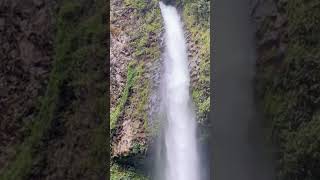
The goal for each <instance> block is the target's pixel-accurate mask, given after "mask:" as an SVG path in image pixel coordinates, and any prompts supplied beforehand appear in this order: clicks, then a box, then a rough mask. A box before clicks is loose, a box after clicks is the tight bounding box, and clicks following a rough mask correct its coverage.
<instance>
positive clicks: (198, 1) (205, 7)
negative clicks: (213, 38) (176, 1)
mask: <svg viewBox="0 0 320 180" xmlns="http://www.w3.org/2000/svg"><path fill="white" fill-rule="evenodd" d="M183 4H184V9H185V12H186V14H185V16H188V18H189V19H188V20H189V21H191V22H192V23H193V24H199V25H201V26H204V28H209V25H210V1H209V0H185V1H184V2H183Z"/></svg>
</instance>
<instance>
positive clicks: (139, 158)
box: [110, 0, 210, 179]
mask: <svg viewBox="0 0 320 180" xmlns="http://www.w3.org/2000/svg"><path fill="white" fill-rule="evenodd" d="M197 3H199V2H193V1H192V2H189V3H185V2H183V1H181V2H178V3H177V4H176V5H177V6H178V7H179V9H180V11H181V13H182V17H183V20H184V22H185V29H186V34H185V35H186V37H187V42H188V49H189V50H190V51H189V67H190V71H191V84H192V87H191V91H192V92H193V93H192V95H193V98H194V100H195V106H196V109H197V111H198V117H199V118H198V119H199V126H201V127H202V126H206V125H208V122H207V121H206V118H207V114H208V111H209V104H210V96H209V94H210V93H209V91H210V90H209V80H210V78H209V68H210V66H209V65H210V63H209V53H208V52H209V20H208V19H204V20H203V19H201V18H200V19H201V20H202V21H203V22H204V24H201V23H199V22H198V20H199V19H197V18H199V17H198V16H195V14H196V12H195V11H192V10H198V11H199V12H201V11H202V10H203V9H197V7H202V6H205V7H206V6H209V4H207V3H208V1H203V2H202V5H201V6H200V5H199V6H197V5H196V4H197ZM174 4H175V3H174ZM207 8H208V7H207ZM206 10H208V11H209V8H208V9H206ZM207 13H208V12H207ZM208 14H209V13H208ZM207 17H208V16H207ZM163 32H164V30H163V24H162V18H161V14H160V8H159V4H158V1H157V0H151V1H144V0H134V1H119V0H113V1H111V31H110V34H111V49H110V52H111V65H110V71H111V78H110V79H111V115H110V126H111V138H112V140H111V144H112V145H111V151H112V154H111V157H112V162H111V165H112V168H111V178H112V179H119V178H121V177H122V178H124V177H129V178H133V179H134V178H138V179H141V178H142V177H141V176H140V175H141V173H140V171H139V170H141V168H142V169H144V170H145V169H146V166H149V163H152V161H150V159H148V158H149V156H148V155H149V153H150V151H151V149H152V144H153V142H154V138H155V137H157V135H158V133H159V128H160V126H161V125H160V124H161V114H159V102H160V94H159V93H160V92H159V90H160V87H159V84H160V79H161V71H162V70H163V69H162V57H161V52H162V49H163V47H164V44H163V43H164V42H163ZM200 134H202V137H204V136H203V133H200ZM128 167H131V168H133V171H129V169H130V168H128ZM139 174H140V175H139ZM142 174H144V173H142ZM144 175H148V174H144Z"/></svg>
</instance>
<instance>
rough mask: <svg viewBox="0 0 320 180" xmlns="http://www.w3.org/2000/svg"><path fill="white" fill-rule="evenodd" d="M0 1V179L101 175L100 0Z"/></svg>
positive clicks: (103, 9)
mask: <svg viewBox="0 0 320 180" xmlns="http://www.w3.org/2000/svg"><path fill="white" fill-rule="evenodd" d="M0 8H1V10H0V12H1V13H0V15H1V17H0V23H1V27H0V28H1V29H0V33H1V46H0V47H1V58H3V59H1V62H2V63H1V73H0V78H1V81H0V83H1V88H0V89H1V98H0V102H1V104H0V105H1V110H4V112H2V114H1V136H0V138H1V139H0V141H1V143H3V144H1V153H0V179H8V180H10V179H12V180H13V179H14V180H19V179H21V180H22V179H101V178H103V177H105V175H106V169H107V168H106V165H105V160H106V157H107V155H108V154H107V150H106V142H105V139H106V135H105V131H106V127H105V126H104V125H105V121H106V117H105V112H106V104H107V102H106V101H107V96H106V94H107V92H106V87H108V84H107V83H106V77H107V76H106V74H107V69H106V68H104V67H106V66H107V63H106V59H107V56H108V54H107V53H106V52H107V50H106V47H107V42H106V40H107V36H106V33H105V32H106V31H107V30H108V26H107V20H106V17H107V12H108V9H107V8H108V7H106V5H105V2H104V1H102V0H98V1H93V0H92V1H91V0H89V1H88V0H80V1H72V0H71V1H70V0H66V1H64V0H62V1H58V2H57V3H55V1H42V0H25V1H14V0H10V1H1V3H0ZM2 95H4V96H2Z"/></svg>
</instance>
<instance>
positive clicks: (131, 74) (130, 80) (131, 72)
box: [110, 63, 137, 130]
mask: <svg viewBox="0 0 320 180" xmlns="http://www.w3.org/2000/svg"><path fill="white" fill-rule="evenodd" d="M136 74H137V72H136V70H135V69H134V65H133V64H132V63H131V64H129V66H128V72H127V83H126V86H125V88H124V90H123V92H122V95H121V97H120V100H119V102H118V104H117V106H116V108H115V110H114V111H112V112H111V115H110V128H111V130H112V129H114V128H115V127H116V125H117V121H118V119H119V117H120V115H121V113H122V112H123V108H124V106H125V104H126V102H127V100H128V97H129V92H130V89H131V88H132V86H133V85H134V83H135V76H136Z"/></svg>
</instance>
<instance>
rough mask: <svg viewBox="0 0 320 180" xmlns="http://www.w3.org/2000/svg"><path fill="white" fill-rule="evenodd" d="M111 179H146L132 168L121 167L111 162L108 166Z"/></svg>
mask: <svg viewBox="0 0 320 180" xmlns="http://www.w3.org/2000/svg"><path fill="white" fill-rule="evenodd" d="M110 173H111V180H147V179H148V178H146V177H144V176H143V175H141V174H138V173H137V172H136V171H135V170H134V169H132V168H123V167H120V166H119V165H117V164H112V165H111V168H110Z"/></svg>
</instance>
